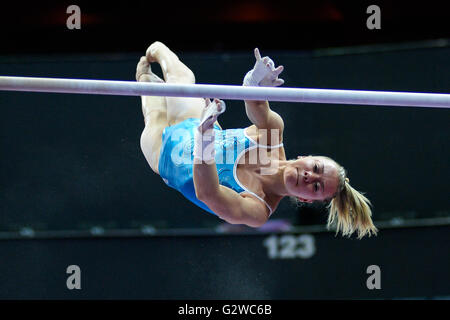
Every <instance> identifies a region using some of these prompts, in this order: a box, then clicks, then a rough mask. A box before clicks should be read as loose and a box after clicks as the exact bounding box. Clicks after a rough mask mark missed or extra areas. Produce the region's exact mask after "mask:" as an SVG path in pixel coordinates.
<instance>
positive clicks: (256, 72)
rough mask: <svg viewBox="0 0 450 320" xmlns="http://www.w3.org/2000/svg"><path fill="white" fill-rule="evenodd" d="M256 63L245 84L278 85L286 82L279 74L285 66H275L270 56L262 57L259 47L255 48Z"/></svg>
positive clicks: (247, 75) (248, 73) (246, 77)
mask: <svg viewBox="0 0 450 320" xmlns="http://www.w3.org/2000/svg"><path fill="white" fill-rule="evenodd" d="M255 58H256V63H255V66H254V67H253V69H252V70H250V71H249V72H247V74H246V75H245V78H244V84H243V85H244V86H260V87H278V86H281V85H282V84H283V83H284V80H283V79H279V78H278V76H279V75H280V73H281V72H283V70H284V68H283V66H279V67H278V68H275V63H274V62H273V61H272V59H270V58H269V57H264V58H261V54H260V53H259V50H258V48H256V49H255Z"/></svg>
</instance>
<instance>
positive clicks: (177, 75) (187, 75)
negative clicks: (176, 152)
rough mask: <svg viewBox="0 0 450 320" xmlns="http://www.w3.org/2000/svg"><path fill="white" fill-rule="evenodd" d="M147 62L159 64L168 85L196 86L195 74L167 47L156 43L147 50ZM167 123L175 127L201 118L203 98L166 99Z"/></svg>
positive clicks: (203, 104) (203, 105)
mask: <svg viewBox="0 0 450 320" xmlns="http://www.w3.org/2000/svg"><path fill="white" fill-rule="evenodd" d="M146 56H147V60H148V61H149V62H158V63H159V64H160V66H161V69H162V71H163V74H164V79H165V81H166V83H182V84H195V76H194V73H193V72H192V71H191V70H190V69H189V68H188V67H187V66H186V65H185V64H184V63H182V62H181V61H180V59H179V58H178V56H177V55H176V54H175V53H173V52H172V51H171V50H170V49H169V48H168V47H167V46H166V45H164V44H163V43H161V42H158V41H157V42H154V43H153V44H151V45H150V47H149V48H148V49H147V53H146ZM166 102H167V122H168V123H169V125H174V124H177V123H179V122H182V121H184V120H186V119H188V118H201V115H202V112H203V109H204V107H205V100H204V99H203V98H182V97H166Z"/></svg>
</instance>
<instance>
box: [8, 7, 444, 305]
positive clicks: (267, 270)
mask: <svg viewBox="0 0 450 320" xmlns="http://www.w3.org/2000/svg"><path fill="white" fill-rule="evenodd" d="M444 3H445V2H443V1H442V2H437V1H428V2H427V3H426V4H422V5H420V6H419V5H413V4H411V3H409V2H406V1H396V2H395V3H393V2H391V1H377V2H376V3H372V2H368V1H336V0H326V1H325V0H318V1H296V2H290V1H249V0H242V1H224V2H214V1H209V2H206V1H190V2H183V3H176V2H171V1H165V2H163V1H161V2H158V3H153V2H150V1H137V0H130V1H127V2H119V3H115V2H106V1H76V2H65V1H61V2H50V1H39V3H37V2H32V3H27V4H23V3H19V2H15V3H13V2H8V3H6V4H4V5H3V4H2V8H1V12H0V36H1V38H2V41H1V42H0V75H2V76H38V77H60V78H84V79H107V80H131V81H134V80H135V78H134V77H135V69H136V64H137V62H138V61H139V58H140V57H141V56H142V55H144V54H145V50H146V49H147V47H148V46H149V45H150V44H151V43H152V42H153V41H162V42H164V43H165V44H166V45H168V46H169V47H170V48H171V49H172V50H173V51H174V52H175V53H177V54H178V56H179V57H180V59H181V60H182V61H183V62H184V63H185V64H186V65H187V66H189V67H190V68H191V69H192V70H193V71H194V73H195V75H196V80H197V83H205V84H229V85H236V84H241V83H242V79H243V77H244V75H245V74H246V72H247V71H248V70H250V69H251V68H252V67H253V64H254V56H253V49H254V48H255V47H258V48H259V49H260V51H261V54H262V55H263V56H266V55H268V56H270V57H271V58H272V59H273V60H274V61H275V63H276V64H277V65H283V66H285V71H284V72H283V74H282V76H281V77H282V78H283V79H284V80H285V85H284V86H285V87H305V88H330V89H331V88H334V89H360V90H385V91H411V92H434V93H449V88H450V77H449V74H450V25H449V21H450V11H448V10H445V8H444ZM74 4H75V5H78V6H79V8H80V9H81V29H79V30H76V29H75V30H69V29H68V28H67V26H66V20H67V19H68V17H69V16H70V14H68V13H66V9H67V7H68V6H70V5H74ZM372 4H376V5H378V6H379V7H380V10H381V29H378V30H377V29H375V30H370V29H368V28H367V26H366V21H367V19H368V17H369V16H370V14H368V13H367V12H366V10H367V7H368V6H369V5H372ZM152 68H153V70H154V71H155V72H156V73H159V74H160V75H161V73H160V71H161V70H160V68H159V67H158V66H155V67H153V66H152ZM0 107H1V110H2V117H0V261H1V262H0V298H1V299H35V298H50V299H79V298H81V299H104V298H105V299H211V298H212V299H448V298H449V297H450V287H449V283H450V275H449V274H448V272H447V271H448V270H449V268H450V258H449V250H448V243H449V241H450V236H449V235H450V234H449V231H450V227H449V226H450V200H449V197H448V191H449V188H448V181H447V179H448V178H449V169H448V162H449V161H448V159H449V155H450V153H449V125H448V124H449V123H450V113H449V111H448V109H429V108H401V107H398V108H393V107H375V106H350V105H347V106H341V105H326V104H293V103H278V102H272V103H271V107H272V108H273V109H274V110H275V111H277V112H278V113H279V114H280V115H281V116H282V117H283V118H284V120H285V126H286V130H285V145H286V152H287V156H288V158H294V157H296V156H297V155H308V154H317V155H327V156H330V157H332V158H333V159H335V160H336V161H337V162H339V163H340V164H342V165H343V166H344V167H345V168H346V169H347V171H348V176H349V178H350V180H351V183H352V185H353V186H354V187H355V188H356V189H358V190H360V191H363V192H365V194H366V195H367V197H368V198H369V199H370V200H371V201H372V204H373V214H374V216H373V218H374V221H375V224H376V225H377V227H378V228H379V229H380V234H379V235H378V236H377V237H375V238H370V239H363V240H356V239H354V238H351V239H344V238H341V237H340V236H337V237H335V235H334V233H333V231H332V230H331V231H328V230H326V228H325V224H326V219H327V214H326V210H325V208H323V207H321V206H317V205H315V206H309V205H308V206H306V205H305V206H301V207H298V206H296V205H295V204H293V203H291V202H290V201H289V200H284V202H283V203H282V204H281V206H280V207H279V209H278V210H277V212H276V213H275V214H274V216H273V217H272V218H271V220H270V221H269V222H268V223H267V224H266V225H265V226H263V227H262V228H260V229H250V228H247V227H244V226H232V225H228V224H225V223H222V221H221V220H219V219H218V218H216V217H215V216H212V215H210V214H208V213H206V212H203V211H202V210H201V209H199V208H197V207H196V206H194V205H193V204H191V203H190V202H189V201H187V200H186V199H184V198H183V196H182V195H180V194H178V193H177V192H176V191H174V190H172V189H169V188H167V187H166V185H165V184H164V183H163V181H162V180H161V179H160V178H159V176H157V175H156V174H154V173H153V172H152V171H151V169H150V168H149V166H148V164H147V162H146V161H145V159H144V156H143V155H142V153H141V150H140V146H139V139H140V134H141V132H142V130H143V127H144V122H143V118H142V112H141V106H140V98H138V97H121V96H94V95H66V94H44V93H24V92H21V93H19V92H0ZM227 107H228V108H227V112H226V113H225V114H224V115H222V116H221V124H222V126H223V127H224V128H238V127H245V126H248V125H249V124H250V123H249V120H248V119H247V117H246V115H245V110H244V104H243V102H242V101H227ZM446 244H447V245H446ZM446 248H447V249H446ZM72 264H76V265H79V266H80V268H81V270H83V278H82V279H83V280H82V281H83V284H84V286H83V288H82V289H81V290H68V289H67V287H66V278H67V276H68V275H67V274H66V272H65V270H66V269H65V268H67V266H68V265H72ZM369 265H378V266H380V269H381V273H382V289H376V290H369V289H368V288H367V286H366V279H367V277H368V276H369V275H368V274H367V272H366V268H367V266H369Z"/></svg>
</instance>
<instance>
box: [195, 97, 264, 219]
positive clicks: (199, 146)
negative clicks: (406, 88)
mask: <svg viewBox="0 0 450 320" xmlns="http://www.w3.org/2000/svg"><path fill="white" fill-rule="evenodd" d="M224 111H225V103H224V102H223V101H221V100H218V99H215V100H214V102H213V103H211V102H209V100H207V106H206V108H205V110H204V112H203V114H202V118H201V122H200V125H199V126H198V127H197V129H196V133H195V139H194V140H195V145H194V170H193V171H194V172H193V173H194V187H195V194H196V197H197V199H199V200H200V201H202V202H203V203H205V204H206V205H207V206H208V207H209V208H210V209H211V210H212V211H213V212H214V213H216V214H217V216H219V217H220V218H222V219H223V220H225V221H227V222H228V223H231V224H245V225H248V226H250V227H260V226H262V225H263V224H264V223H265V222H266V221H267V219H268V218H269V215H270V212H269V210H268V208H267V207H266V206H265V205H264V204H263V203H262V202H261V201H258V200H256V199H255V198H253V197H252V196H249V195H241V194H239V193H237V192H236V191H234V190H231V189H230V188H227V187H225V186H222V185H220V184H219V177H218V175H217V168H216V163H215V160H214V156H215V151H214V139H215V134H214V130H213V125H214V122H215V121H216V120H217V117H218V116H219V115H220V114H221V113H223V112H224Z"/></svg>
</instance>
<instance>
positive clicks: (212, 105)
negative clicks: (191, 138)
mask: <svg viewBox="0 0 450 320" xmlns="http://www.w3.org/2000/svg"><path fill="white" fill-rule="evenodd" d="M225 110H226V106H225V102H224V101H223V100H220V99H217V98H216V99H214V100H213V101H212V102H211V100H209V99H208V98H206V99H205V108H204V109H203V112H202V117H201V119H200V124H199V126H198V131H199V132H201V133H205V132H206V131H208V130H212V129H213V128H214V123H215V122H216V121H217V118H218V117H219V115H221V114H222V113H224V112H225Z"/></svg>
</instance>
